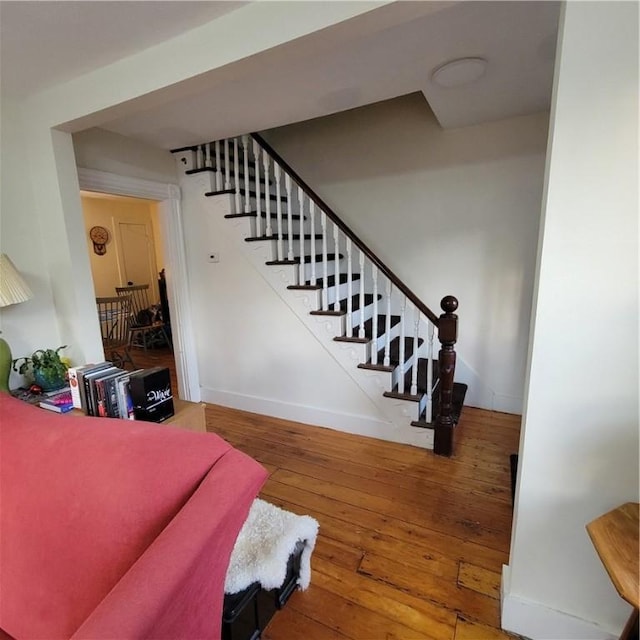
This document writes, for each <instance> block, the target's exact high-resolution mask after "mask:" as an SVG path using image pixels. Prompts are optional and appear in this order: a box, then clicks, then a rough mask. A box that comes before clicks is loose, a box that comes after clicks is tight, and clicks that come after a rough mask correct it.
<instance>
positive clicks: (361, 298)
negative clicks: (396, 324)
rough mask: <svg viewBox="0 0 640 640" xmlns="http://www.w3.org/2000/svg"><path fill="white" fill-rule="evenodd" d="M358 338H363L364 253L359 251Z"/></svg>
mask: <svg viewBox="0 0 640 640" xmlns="http://www.w3.org/2000/svg"><path fill="white" fill-rule="evenodd" d="M358 338H360V339H361V340H362V339H363V338H364V251H363V250H362V249H360V329H359V330H358Z"/></svg>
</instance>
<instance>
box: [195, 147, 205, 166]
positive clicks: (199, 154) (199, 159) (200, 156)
mask: <svg viewBox="0 0 640 640" xmlns="http://www.w3.org/2000/svg"><path fill="white" fill-rule="evenodd" d="M202 167H204V145H203V144H200V145H198V150H197V151H196V169H202Z"/></svg>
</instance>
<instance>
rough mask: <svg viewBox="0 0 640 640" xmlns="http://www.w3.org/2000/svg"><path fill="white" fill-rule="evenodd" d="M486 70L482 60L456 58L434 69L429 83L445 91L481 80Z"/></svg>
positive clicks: (484, 62) (485, 64) (485, 62)
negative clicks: (445, 89)
mask: <svg viewBox="0 0 640 640" xmlns="http://www.w3.org/2000/svg"><path fill="white" fill-rule="evenodd" d="M486 69H487V61H486V60H485V59H484V58H457V59H456V60H450V61H449V62H445V63H444V64H441V65H440V66H439V67H436V69H434V71H433V73H432V74H431V82H433V83H434V84H437V85H438V86H440V87H445V88H447V89H449V88H451V87H461V86H463V85H465V84H469V83H471V82H474V81H475V80H478V78H481V77H482V76H483V75H484V73H485V71H486Z"/></svg>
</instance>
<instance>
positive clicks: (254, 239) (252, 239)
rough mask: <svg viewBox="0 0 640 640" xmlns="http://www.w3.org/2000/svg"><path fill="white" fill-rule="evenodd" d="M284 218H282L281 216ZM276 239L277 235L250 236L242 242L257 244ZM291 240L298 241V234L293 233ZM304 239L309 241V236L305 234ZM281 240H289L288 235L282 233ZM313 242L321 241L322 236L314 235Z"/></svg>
mask: <svg viewBox="0 0 640 640" xmlns="http://www.w3.org/2000/svg"><path fill="white" fill-rule="evenodd" d="M283 218H284V216H283ZM277 239H278V234H277V233H276V234H271V235H270V236H251V237H249V238H245V239H244V241H245V242H259V241H261V240H277ZM291 239H292V240H300V234H299V233H293V234H292V235H291ZM304 239H305V240H311V234H310V233H305V234H304ZM282 240H283V241H285V240H289V234H288V233H283V234H282ZM314 240H322V234H319V233H316V234H315V237H314Z"/></svg>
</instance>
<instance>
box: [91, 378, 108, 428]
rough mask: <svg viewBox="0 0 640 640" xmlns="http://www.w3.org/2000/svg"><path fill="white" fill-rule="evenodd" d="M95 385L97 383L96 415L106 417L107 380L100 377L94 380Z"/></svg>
mask: <svg viewBox="0 0 640 640" xmlns="http://www.w3.org/2000/svg"><path fill="white" fill-rule="evenodd" d="M94 385H95V399H96V404H95V410H96V414H95V415H97V416H100V417H101V418H105V417H106V416H107V404H106V403H107V401H106V394H105V382H104V380H99V379H98V380H96V381H95V382H94Z"/></svg>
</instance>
